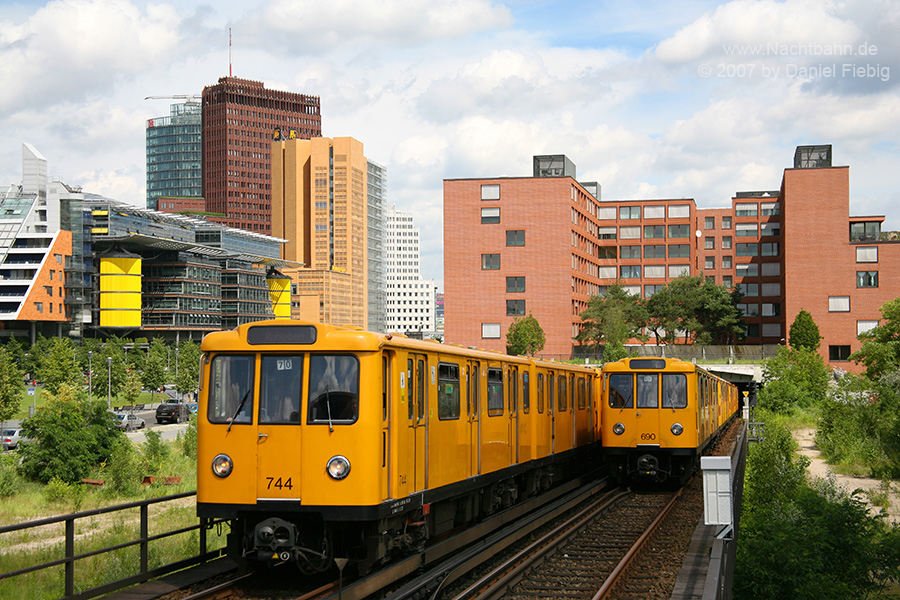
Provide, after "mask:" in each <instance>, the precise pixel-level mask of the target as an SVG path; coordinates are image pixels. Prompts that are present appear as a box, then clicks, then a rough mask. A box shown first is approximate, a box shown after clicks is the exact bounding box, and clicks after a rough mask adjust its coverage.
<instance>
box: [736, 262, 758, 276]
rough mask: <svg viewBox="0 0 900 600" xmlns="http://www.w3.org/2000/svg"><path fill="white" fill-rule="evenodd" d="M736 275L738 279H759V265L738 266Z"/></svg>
mask: <svg viewBox="0 0 900 600" xmlns="http://www.w3.org/2000/svg"><path fill="white" fill-rule="evenodd" d="M734 274H735V275H737V276H738V277H757V276H758V275H759V265H757V264H756V263H745V264H738V265H737V266H736V267H735V272H734Z"/></svg>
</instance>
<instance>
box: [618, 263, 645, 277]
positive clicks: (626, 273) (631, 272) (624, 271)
mask: <svg viewBox="0 0 900 600" xmlns="http://www.w3.org/2000/svg"><path fill="white" fill-rule="evenodd" d="M619 276H620V277H621V278H622V279H640V277H641V265H622V266H621V267H619Z"/></svg>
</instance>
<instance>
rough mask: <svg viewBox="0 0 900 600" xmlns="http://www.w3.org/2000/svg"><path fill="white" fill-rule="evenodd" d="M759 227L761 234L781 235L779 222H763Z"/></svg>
mask: <svg viewBox="0 0 900 600" xmlns="http://www.w3.org/2000/svg"><path fill="white" fill-rule="evenodd" d="M760 227H761V231H760V233H761V234H762V235H781V223H763V224H762V225H760Z"/></svg>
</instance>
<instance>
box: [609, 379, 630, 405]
mask: <svg viewBox="0 0 900 600" xmlns="http://www.w3.org/2000/svg"><path fill="white" fill-rule="evenodd" d="M632 406H634V377H633V376H632V375H630V374H628V375H626V374H624V373H613V374H612V375H610V376H609V407H610V408H631V407H632Z"/></svg>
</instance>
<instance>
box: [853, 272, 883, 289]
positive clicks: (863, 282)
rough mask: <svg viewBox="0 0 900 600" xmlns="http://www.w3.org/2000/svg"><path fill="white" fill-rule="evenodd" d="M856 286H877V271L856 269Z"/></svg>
mask: <svg viewBox="0 0 900 600" xmlns="http://www.w3.org/2000/svg"><path fill="white" fill-rule="evenodd" d="M856 287H858V288H870V287H878V271H857V272H856Z"/></svg>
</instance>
